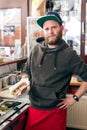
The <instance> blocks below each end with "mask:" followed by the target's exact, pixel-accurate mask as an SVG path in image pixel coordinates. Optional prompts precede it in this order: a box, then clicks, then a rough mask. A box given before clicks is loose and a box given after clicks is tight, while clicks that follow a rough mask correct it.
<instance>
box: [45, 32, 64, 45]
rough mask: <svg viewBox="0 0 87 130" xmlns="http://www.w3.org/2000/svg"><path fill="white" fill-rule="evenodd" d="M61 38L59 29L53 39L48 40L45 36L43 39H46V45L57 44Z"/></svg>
mask: <svg viewBox="0 0 87 130" xmlns="http://www.w3.org/2000/svg"><path fill="white" fill-rule="evenodd" d="M61 38H62V31H60V32H59V33H58V35H57V36H56V38H55V40H51V41H49V39H48V38H45V41H46V43H47V44H48V45H59V44H60V40H61Z"/></svg>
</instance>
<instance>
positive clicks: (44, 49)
mask: <svg viewBox="0 0 87 130" xmlns="http://www.w3.org/2000/svg"><path fill="white" fill-rule="evenodd" d="M45 54H46V48H45V49H44V52H43V55H42V58H41V61H40V64H39V67H41V66H42V63H43V60H44V57H45Z"/></svg>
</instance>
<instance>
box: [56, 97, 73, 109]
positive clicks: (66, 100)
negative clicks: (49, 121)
mask: <svg viewBox="0 0 87 130" xmlns="http://www.w3.org/2000/svg"><path fill="white" fill-rule="evenodd" d="M74 103H76V101H75V100H74V99H73V96H68V97H66V98H62V99H61V102H60V103H59V104H58V105H57V107H59V108H63V109H66V108H68V107H69V106H71V105H73V104H74Z"/></svg>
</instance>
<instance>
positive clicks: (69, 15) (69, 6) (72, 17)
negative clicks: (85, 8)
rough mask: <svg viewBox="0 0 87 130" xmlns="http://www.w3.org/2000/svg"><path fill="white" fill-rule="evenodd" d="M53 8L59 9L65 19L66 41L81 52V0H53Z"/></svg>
mask: <svg viewBox="0 0 87 130" xmlns="http://www.w3.org/2000/svg"><path fill="white" fill-rule="evenodd" d="M52 2H53V5H54V7H53V10H54V11H57V12H58V13H59V14H60V15H61V17H62V19H63V21H64V27H65V31H66V32H65V33H64V36H63V38H64V39H65V40H66V42H67V43H68V44H69V45H70V46H71V47H72V48H73V49H74V50H76V51H77V53H78V55H80V54H81V51H80V47H81V39H80V37H81V0H52Z"/></svg>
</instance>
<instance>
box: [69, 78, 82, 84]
mask: <svg viewBox="0 0 87 130" xmlns="http://www.w3.org/2000/svg"><path fill="white" fill-rule="evenodd" d="M80 85H81V81H78V77H77V76H73V77H72V78H71V81H70V86H80Z"/></svg>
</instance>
